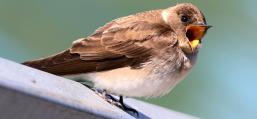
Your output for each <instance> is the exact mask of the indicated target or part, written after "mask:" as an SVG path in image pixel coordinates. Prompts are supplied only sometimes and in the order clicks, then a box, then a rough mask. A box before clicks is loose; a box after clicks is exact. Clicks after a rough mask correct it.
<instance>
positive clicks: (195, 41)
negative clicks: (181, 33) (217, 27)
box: [186, 24, 212, 50]
mask: <svg viewBox="0 0 257 119" xmlns="http://www.w3.org/2000/svg"><path fill="white" fill-rule="evenodd" d="M211 27H212V26H209V25H204V24H194V25H189V26H187V28H186V36H187V38H188V40H189V41H190V45H191V48H192V50H194V49H195V48H197V46H198V45H199V44H200V43H201V39H202V38H203V36H204V35H205V33H206V32H207V30H208V29H209V28H211Z"/></svg>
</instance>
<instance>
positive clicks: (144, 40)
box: [23, 3, 209, 97]
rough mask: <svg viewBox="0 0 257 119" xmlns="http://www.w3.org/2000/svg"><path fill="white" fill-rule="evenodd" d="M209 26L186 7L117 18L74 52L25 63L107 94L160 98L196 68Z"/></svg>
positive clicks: (199, 14) (77, 43) (194, 9)
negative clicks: (84, 82)
mask: <svg viewBox="0 0 257 119" xmlns="http://www.w3.org/2000/svg"><path fill="white" fill-rule="evenodd" d="M208 28H209V26H208V25H207V24H206V21H205V18H204V15H203V14H202V12H201V11H200V10H199V9H198V8H197V7H196V6H194V5H193V4H190V3H183V4H178V5H176V6H173V7H170V8H167V9H159V10H152V11H146V12H142V13H137V14H134V15H130V16H126V17H121V18H118V19H115V20H113V21H111V22H109V23H107V24H106V25H104V26H103V27H101V28H99V29H97V30H96V31H95V32H94V33H93V34H92V35H90V36H88V37H86V38H81V39H78V40H76V41H74V42H73V44H72V46H71V48H69V49H67V50H65V51H63V52H61V53H59V54H56V55H53V56H50V57H47V58H43V59H39V60H34V61H27V62H24V63H23V64H25V65H27V66H30V67H33V68H36V69H40V70H43V71H46V72H49V73H52V74H56V75H60V76H82V77H86V80H89V81H92V82H93V83H94V86H95V87H96V88H99V89H104V90H106V91H107V93H111V94H115V95H119V96H128V97H157V96H162V95H164V94H167V93H168V92H170V90H171V89H172V88H174V86H175V85H176V84H177V83H178V82H180V81H181V80H182V79H183V77H185V76H186V74H187V73H188V71H189V70H190V69H191V68H192V66H193V65H194V64H195V61H196V57H197V53H198V50H199V48H200V46H201V39H202V37H203V36H204V34H205V33H206V31H207V29H208Z"/></svg>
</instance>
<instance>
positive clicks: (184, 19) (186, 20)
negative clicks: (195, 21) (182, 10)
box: [181, 15, 190, 23]
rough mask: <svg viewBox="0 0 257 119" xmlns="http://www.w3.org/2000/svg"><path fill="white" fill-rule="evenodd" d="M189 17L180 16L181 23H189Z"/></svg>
mask: <svg viewBox="0 0 257 119" xmlns="http://www.w3.org/2000/svg"><path fill="white" fill-rule="evenodd" d="M189 20H190V19H189V17H188V16H185V15H183V16H181V21H182V22H184V23H187V22H189Z"/></svg>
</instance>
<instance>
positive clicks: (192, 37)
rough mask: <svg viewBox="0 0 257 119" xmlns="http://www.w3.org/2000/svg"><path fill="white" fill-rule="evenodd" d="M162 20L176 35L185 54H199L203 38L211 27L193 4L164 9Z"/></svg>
mask: <svg viewBox="0 0 257 119" xmlns="http://www.w3.org/2000/svg"><path fill="white" fill-rule="evenodd" d="M162 18H163V20H164V21H165V23H166V24H168V25H169V27H170V28H171V29H172V30H173V31H174V32H175V33H176V35H177V38H178V43H179V46H180V48H181V49H182V50H183V52H185V53H187V54H192V53H195V52H198V49H199V48H200V46H201V41H202V38H203V36H204V35H205V33H206V31H207V30H208V28H210V26H208V25H207V23H206V20H205V17H204V15H203V13H202V12H201V11H200V10H199V9H198V8H197V7H196V6H194V5H193V4H191V3H183V4H178V5H176V6H174V7H170V8H167V9H164V10H163V11H162Z"/></svg>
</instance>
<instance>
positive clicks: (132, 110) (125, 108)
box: [119, 96, 139, 117]
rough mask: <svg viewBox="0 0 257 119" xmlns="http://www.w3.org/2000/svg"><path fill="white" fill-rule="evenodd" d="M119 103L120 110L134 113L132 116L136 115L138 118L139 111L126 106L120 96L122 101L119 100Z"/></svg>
mask: <svg viewBox="0 0 257 119" xmlns="http://www.w3.org/2000/svg"><path fill="white" fill-rule="evenodd" d="M119 103H120V106H119V107H120V108H121V109H123V110H124V111H125V112H127V113H129V112H132V115H136V117H138V116H139V113H138V111H137V110H135V109H133V108H131V107H128V106H127V105H125V104H124V102H123V97H122V96H120V100H119ZM129 114H131V113H129Z"/></svg>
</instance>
